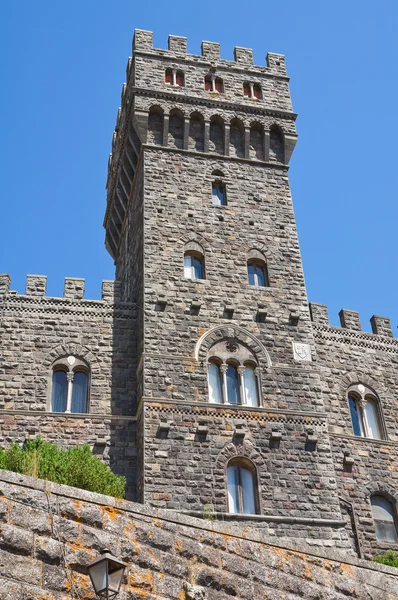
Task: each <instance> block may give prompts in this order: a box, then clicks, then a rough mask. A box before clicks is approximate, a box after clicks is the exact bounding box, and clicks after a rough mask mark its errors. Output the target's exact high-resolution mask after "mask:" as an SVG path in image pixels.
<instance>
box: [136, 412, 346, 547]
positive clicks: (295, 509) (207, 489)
mask: <svg viewBox="0 0 398 600" xmlns="http://www.w3.org/2000/svg"><path fill="white" fill-rule="evenodd" d="M143 411H144V417H143V418H144V423H145V431H144V432H143V438H144V439H145V447H144V461H143V465H144V490H143V501H144V503H145V504H149V505H152V506H159V507H167V508H175V509H178V510H182V511H185V512H189V513H192V512H193V513H194V514H196V513H198V514H206V513H208V512H210V513H213V512H214V513H216V514H217V515H218V516H219V518H222V519H223V520H225V521H229V520H235V522H238V521H239V523H240V525H241V527H242V528H247V527H253V528H255V529H256V530H265V531H266V532H267V534H268V535H269V536H270V537H274V538H275V539H278V540H279V541H281V540H284V541H287V540H289V539H290V540H291V539H292V538H302V539H303V540H306V541H307V543H308V544H311V545H314V546H319V547H322V546H325V547H331V546H335V547H339V548H344V549H347V550H351V548H352V546H351V543H350V542H349V541H348V537H347V532H346V531H345V529H344V527H345V522H344V520H342V517H341V513H340V506H339V499H338V495H337V485H336V479H335V475H334V469H333V458H332V456H331V451H330V445H329V438H328V433H327V427H326V419H325V417H324V416H323V415H319V416H318V414H316V413H313V414H312V415H310V414H309V413H306V412H303V413H300V412H298V411H297V412H295V413H294V412H288V411H272V412H267V411H263V410H261V409H243V408H240V407H237V408H233V407H231V408H229V409H228V408H225V407H222V406H214V405H213V406H212V405H209V404H208V403H207V404H200V405H196V406H194V405H192V406H190V407H188V406H187V405H184V403H175V402H174V403H173V402H169V403H166V402H163V403H161V402H154V401H153V402H149V401H146V402H144V407H143ZM308 431H311V432H312V434H315V436H316V438H317V443H316V444H315V445H312V444H309V443H308ZM236 457H239V458H240V459H242V458H243V459H245V458H246V459H248V460H250V461H251V462H252V463H253V464H254V465H255V468H256V475H255V482H256V483H255V484H256V490H257V494H258V498H257V500H258V504H259V514H258V515H255V516H252V517H250V516H249V515H232V514H229V510H228V497H227V478H226V470H227V465H228V462H229V461H230V460H231V459H233V458H236Z"/></svg>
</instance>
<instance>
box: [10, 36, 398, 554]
mask: <svg viewBox="0 0 398 600" xmlns="http://www.w3.org/2000/svg"><path fill="white" fill-rule="evenodd" d="M234 58H235V60H234V61H227V60H224V59H221V58H220V47H219V45H218V44H216V43H211V42H203V44H202V55H201V56H197V55H192V54H188V53H187V48H186V39H185V38H181V37H178V36H170V38H169V48H168V50H158V49H154V48H153V43H152V34H151V32H147V31H140V30H137V31H136V32H135V36H134V42H133V58H131V59H129V61H128V65H127V81H126V84H124V86H123V91H122V102H121V108H120V109H119V112H118V117H117V123H116V128H115V133H114V137H113V143H112V154H111V158H110V161H109V169H108V181H107V192H108V198H107V208H106V214H105V220H104V226H105V229H106V247H107V249H108V251H109V252H110V253H111V255H112V257H113V258H114V260H115V266H116V282H104V284H103V296H102V300H101V301H89V300H85V299H84V295H83V287H84V282H83V280H74V279H67V280H66V282H65V294H64V298H62V299H55V298H48V297H47V296H46V295H45V278H44V277H40V276H28V281H27V289H26V294H25V295H18V294H16V293H13V292H10V281H9V278H8V276H7V275H2V276H0V294H1V296H0V297H1V303H2V304H1V308H2V313H1V315H2V322H1V331H0V333H1V336H2V345H1V348H2V349H1V354H2V355H1V358H2V362H0V369H1V370H2V371H1V372H2V374H3V375H2V380H1V384H0V433H1V436H2V438H1V443H3V444H8V443H9V442H11V441H13V440H16V441H18V442H23V441H24V439H25V438H26V437H27V436H29V435H35V434H37V433H40V434H41V435H43V436H45V437H47V438H49V439H52V440H56V441H57V442H58V443H61V444H64V445H70V444H75V443H81V442H88V443H90V444H91V445H92V446H93V450H94V451H95V452H98V453H99V454H101V455H102V456H103V458H104V460H108V461H109V462H110V464H111V466H112V468H113V469H114V470H115V471H116V472H118V473H122V474H125V475H126V476H127V479H128V484H129V485H128V497H129V498H133V499H135V500H138V501H139V502H143V503H145V504H148V505H151V506H154V507H158V508H165V509H171V510H177V511H179V512H184V513H189V514H193V515H194V516H201V515H202V516H203V515H209V514H211V515H212V518H217V519H223V520H226V521H233V522H234V523H236V524H238V525H239V526H242V527H244V528H252V529H261V530H262V531H264V534H265V535H267V536H269V538H275V539H278V540H284V541H286V543H287V542H288V541H289V540H290V539H292V538H299V539H302V540H303V541H304V540H305V541H306V543H308V544H312V545H313V546H324V547H332V546H333V547H337V548H340V549H341V550H343V551H345V552H347V553H351V554H355V553H356V554H357V555H359V556H360V557H366V558H369V557H371V556H372V555H373V554H374V553H375V552H376V551H378V550H385V549H386V548H398V537H397V539H396V538H395V535H397V536H398V534H396V532H397V531H398V529H397V527H398V519H397V504H398V466H397V447H398V427H397V407H396V400H395V394H396V390H397V375H396V365H397V358H398V352H397V351H398V342H397V341H396V340H395V339H394V338H393V337H392V333H391V326H390V324H389V320H388V319H385V318H382V317H376V316H375V317H372V328H373V334H366V333H363V332H361V327H360V323H359V317H358V315H357V313H355V312H353V311H347V310H343V311H342V312H341V323H342V327H341V328H336V327H331V326H330V325H329V321H328V317H327V308H326V307H325V306H324V305H320V304H314V303H312V304H311V305H309V304H308V300H307V294H306V288H305V282H304V276H303V268H302V261H301V257H300V250H299V244H298V239H297V231H296V224H295V218H294V212H293V206H292V200H291V194H290V188H289V180H288V163H289V160H290V157H291V155H292V152H293V149H294V146H295V143H296V139H297V134H296V129H295V119H296V115H295V113H293V111H292V104H291V100H290V92H289V83H288V82H289V79H288V77H287V74H286V66H285V60H284V57H283V56H281V55H277V54H268V55H267V66H256V65H254V64H253V57H252V52H251V50H250V49H246V48H235V52H234ZM75 365H76V366H75ZM59 371H60V372H61V374H60V375H59V376H58V375H56V373H58V372H59ZM77 373H82V375H81V376H76V374H77ZM58 377H59V379H58ZM79 377H80V378H79ZM80 379H82V380H84V382H85V383H84V385H86V387H87V389H89V392H88V391H87V389H86V387H84V386H83V384H81V383H79V385H80V388H79V387H78V382H80ZM82 386H83V387H82ZM82 390H83V391H82ZM83 396H84V398H83ZM82 398H83V402H82ZM84 402H85V403H84ZM58 406H61V407H65V410H64V411H62V412H56V411H54V407H58ZM77 406H78V407H81V406H85V409H86V410H85V412H84V414H83V413H82V412H77V411H74V407H75V408H76V407H77ZM80 410H81V409H80ZM391 519H392V520H391ZM394 531H395V534H394Z"/></svg>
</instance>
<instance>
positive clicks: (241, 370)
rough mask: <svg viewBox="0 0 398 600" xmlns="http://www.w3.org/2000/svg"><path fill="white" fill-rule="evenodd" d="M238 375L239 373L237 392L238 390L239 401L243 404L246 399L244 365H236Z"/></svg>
mask: <svg viewBox="0 0 398 600" xmlns="http://www.w3.org/2000/svg"><path fill="white" fill-rule="evenodd" d="M238 375H239V392H240V403H241V404H243V405H246V404H247V400H246V390H245V379H244V375H245V367H244V366H242V365H240V366H239V367H238Z"/></svg>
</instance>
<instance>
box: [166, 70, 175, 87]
mask: <svg viewBox="0 0 398 600" xmlns="http://www.w3.org/2000/svg"><path fill="white" fill-rule="evenodd" d="M164 82H165V83H167V84H168V85H173V69H166V71H165V74H164Z"/></svg>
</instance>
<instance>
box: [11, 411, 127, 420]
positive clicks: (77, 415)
mask: <svg viewBox="0 0 398 600" xmlns="http://www.w3.org/2000/svg"><path fill="white" fill-rule="evenodd" d="M1 415H13V416H23V417H27V416H29V417H32V416H33V417H46V418H47V417H49V418H51V419H72V420H76V419H80V420H83V421H87V420H89V421H93V420H98V421H136V420H137V417H133V416H128V415H108V414H106V413H99V414H95V413H55V412H49V411H44V410H8V409H0V417H1Z"/></svg>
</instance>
